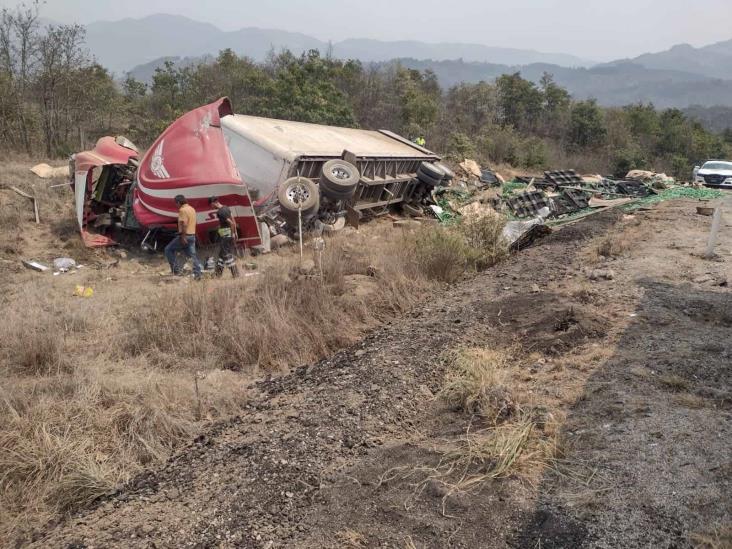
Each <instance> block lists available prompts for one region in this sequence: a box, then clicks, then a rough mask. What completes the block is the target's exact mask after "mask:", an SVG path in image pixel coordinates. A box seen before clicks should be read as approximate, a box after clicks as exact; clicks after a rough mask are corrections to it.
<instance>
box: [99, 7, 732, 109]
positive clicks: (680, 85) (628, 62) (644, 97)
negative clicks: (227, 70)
mask: <svg viewBox="0 0 732 549" xmlns="http://www.w3.org/2000/svg"><path fill="white" fill-rule="evenodd" d="M86 31H87V45H88V47H89V49H90V51H91V52H92V53H93V54H94V56H95V57H96V59H97V60H98V61H99V62H100V63H101V64H102V65H103V66H105V67H107V68H108V69H110V70H111V71H113V72H114V73H116V74H117V75H118V76H122V75H123V74H124V73H127V72H129V73H130V74H132V75H133V76H135V77H136V78H138V79H141V80H144V81H150V80H151V78H152V75H153V74H154V71H155V69H156V68H157V67H159V66H161V65H162V64H163V62H164V61H166V60H171V61H173V62H175V63H177V64H181V65H191V64H196V63H200V62H207V60H209V59H211V56H212V55H216V53H218V52H219V51H220V50H222V49H224V48H231V49H232V50H234V51H235V52H236V53H238V54H240V55H246V56H248V57H250V58H252V59H254V60H258V61H261V60H263V59H265V57H266V56H267V54H268V53H269V52H270V51H272V50H275V51H278V50H282V49H289V50H291V51H292V52H294V53H301V52H303V51H306V50H309V49H318V50H320V51H321V52H328V53H329V54H331V55H333V56H334V57H338V58H343V59H358V60H360V61H362V62H364V63H389V62H394V61H395V60H398V61H399V62H400V63H402V64H403V65H405V66H408V67H410V68H417V69H422V70H424V69H431V70H433V71H434V72H435V73H436V74H437V76H438V78H439V80H440V83H441V84H442V85H443V86H445V87H449V86H452V85H455V84H457V83H460V82H479V81H481V80H484V81H491V80H493V79H495V78H496V77H498V76H500V75H501V74H507V73H513V72H520V73H521V74H522V75H523V76H524V77H525V78H528V79H530V80H533V81H537V82H538V80H539V79H540V78H541V76H542V74H543V73H544V72H548V73H551V74H553V75H554V78H555V80H556V81H557V83H559V84H560V85H562V86H564V87H566V88H567V89H568V90H569V91H570V92H571V93H572V95H574V96H575V97H577V98H589V97H593V98H596V99H597V100H598V101H599V102H600V103H601V104H604V105H622V104H628V103H633V102H653V103H654V104H655V105H657V106H659V107H680V108H684V107H688V106H691V105H701V106H714V105H723V106H729V107H732V40H729V41H726V42H719V43H716V44H712V45H708V46H704V47H700V48H696V47H693V46H691V45H688V44H680V45H676V46H673V47H672V48H670V49H668V50H666V51H662V52H657V53H646V54H643V55H640V56H638V57H635V58H632V59H619V60H616V61H612V62H609V63H601V64H598V63H594V62H592V61H591V60H588V59H582V58H580V57H576V56H573V55H569V54H564V53H543V52H537V51H533V50H525V49H516V48H498V47H490V46H485V45H480V44H461V43H439V44H435V43H426V42H419V41H392V42H389V41H379V40H371V39H349V40H344V41H341V42H335V43H331V42H324V41H322V40H319V39H317V38H314V37H312V36H308V35H306V34H302V33H296V32H289V31H282V30H272V29H259V28H243V29H240V30H237V31H222V30H221V29H219V28H217V27H216V26H214V25H211V24H209V23H202V22H199V21H194V20H192V19H188V18H186V17H183V16H179V15H169V14H158V15H151V16H148V17H144V18H141V19H122V20H120V21H107V22H96V23H91V24H89V25H87V26H86ZM731 32H732V31H731Z"/></svg>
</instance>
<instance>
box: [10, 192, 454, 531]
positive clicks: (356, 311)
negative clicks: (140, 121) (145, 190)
mask: <svg viewBox="0 0 732 549" xmlns="http://www.w3.org/2000/svg"><path fill="white" fill-rule="evenodd" d="M34 184H35V183H34ZM44 185H45V183H44ZM45 192H46V193H48V194H41V191H40V190H39V194H40V195H41V196H42V212H43V211H46V212H47V211H49V208H51V206H52V205H54V204H56V201H58V202H59V212H60V213H59V214H58V215H57V216H55V217H54V218H44V216H43V213H42V219H43V221H44V223H42V224H41V225H40V226H36V225H35V224H34V223H31V224H30V225H24V227H25V228H24V233H25V234H27V235H28V236H27V240H26V241H25V242H24V243H23V248H24V253H30V252H29V250H36V251H37V252H39V255H37V256H34V258H37V259H40V260H43V261H45V262H48V261H49V260H50V259H51V258H53V257H58V256H60V255H66V254H68V255H70V256H71V257H74V258H76V259H77V260H78V259H80V258H81V259H82V261H84V262H85V263H87V269H85V270H83V271H81V272H80V273H77V274H75V275H64V276H59V277H52V276H50V275H48V274H39V273H35V272H32V271H26V270H24V269H22V268H21V269H20V270H16V271H12V272H11V274H10V275H9V276H10V282H11V283H8V284H7V286H6V291H5V292H4V293H2V294H0V306H2V308H3V312H4V322H3V323H2V324H0V376H1V377H0V379H2V381H0V509H2V512H0V538H2V539H14V538H17V536H18V535H19V533H20V532H25V531H28V529H32V528H37V527H40V526H42V525H43V523H44V522H45V521H47V520H51V519H54V518H57V517H58V516H59V515H60V514H63V513H67V512H71V511H74V510H76V509H78V508H79V507H80V506H83V505H86V504H87V503H89V502H90V501H92V500H94V499H95V498H98V497H99V496H100V495H103V494H105V493H108V492H109V491H110V490H112V489H114V488H115V487H117V486H118V485H119V484H120V483H122V482H125V481H126V480H128V479H129V478H131V477H132V476H134V475H135V474H137V473H138V472H140V471H141V470H142V469H143V468H145V467H151V466H155V465H156V464H159V463H161V462H162V461H164V460H165V459H167V457H168V456H170V455H171V453H172V452H174V451H175V449H176V448H177V447H178V446H179V445H180V444H182V443H184V442H185V441H187V440H189V439H190V438H191V437H192V436H193V434H194V433H196V432H198V431H200V430H201V429H202V428H203V427H204V426H205V424H206V423H207V422H210V421H213V420H216V419H217V418H222V417H226V416H228V415H231V414H235V413H238V412H239V411H240V409H241V406H242V405H243V404H245V403H246V395H245V394H244V393H243V392H242V389H241V387H243V386H244V385H245V383H244V382H245V381H249V380H250V379H251V376H252V374H253V373H255V372H257V371H258V370H266V371H273V370H286V369H288V368H290V367H293V366H297V365H300V364H304V363H309V362H313V361H316V360H319V359H321V358H323V357H324V356H326V355H328V354H330V353H332V352H333V351H335V350H337V349H338V348H341V347H343V346H345V345H348V344H349V343H351V342H353V341H354V340H356V339H358V338H359V337H361V336H362V335H363V334H364V332H365V331H366V330H368V329H370V328H372V327H374V326H376V325H377V324H378V323H379V322H381V321H385V320H388V319H390V318H393V317H394V315H396V314H399V313H401V312H403V311H405V310H407V309H408V308H410V307H411V306H412V305H413V304H414V303H415V302H416V301H417V300H418V299H420V298H421V297H422V296H423V295H424V293H425V292H428V291H430V290H431V289H433V288H434V287H435V280H440V277H439V276H437V277H436V276H435V275H434V272H431V271H429V270H427V271H426V270H424V269H425V267H426V266H428V265H435V264H438V263H439V262H440V261H444V260H445V258H444V256H441V257H440V258H439V259H435V258H430V254H431V253H432V252H433V251H440V252H441V251H442V250H443V249H444V248H431V247H430V246H429V245H427V246H425V245H424V244H423V242H424V241H423V240H422V239H421V238H418V237H417V234H416V233H415V234H412V233H409V232H404V231H395V230H393V229H392V228H391V226H388V227H384V228H376V229H371V230H369V231H363V232H361V233H358V234H346V235H336V236H334V237H331V238H328V239H327V245H326V249H325V252H324V254H323V264H322V267H323V268H322V274H323V276H322V277H321V276H319V272H320V270H319V269H318V275H307V276H303V275H301V274H296V270H293V268H294V267H296V265H297V259H296V258H293V257H292V256H288V255H287V254H283V257H280V258H277V257H271V256H270V258H269V259H267V260H266V261H265V260H263V264H265V265H266V264H269V265H270V268H268V269H266V270H263V271H262V272H261V273H260V275H259V276H256V277H254V278H243V279H239V280H231V279H228V278H226V279H224V280H218V281H214V282H204V283H202V284H200V285H194V284H188V285H186V284H183V283H182V281H176V284H175V286H174V287H171V288H165V287H164V286H161V284H162V279H161V278H160V277H157V276H156V275H154V274H151V271H155V267H154V266H150V267H147V268H146V267H145V266H144V265H143V264H142V263H143V262H144V261H148V260H146V259H144V258H143V259H141V260H138V261H139V262H138V263H133V262H127V263H126V265H125V266H124V270H123V267H119V268H118V269H116V270H115V269H111V270H110V269H107V268H106V267H105V266H104V265H105V264H107V263H110V262H111V258H110V257H109V256H107V255H106V254H105V253H104V252H89V251H88V250H81V249H79V250H77V247H79V246H80V244H79V242H78V241H79V239H78V236H77V235H76V229H75V227H74V225H73V221H72V222H71V223H69V222H68V216H69V215H70V212H69V211H68V204H66V203H64V205H63V206H62V205H61V202H63V200H67V199H68V198H69V197H68V196H65V197H64V196H63V195H59V196H58V197H57V196H56V195H55V192H56V191H55V190H53V189H51V190H48V189H46V190H45ZM2 196H6V195H5V194H3V195H2ZM62 199H63V200H62ZM49 217H50V216H49ZM22 223H28V221H27V220H24V221H23V222H22ZM439 232H440V234H441V235H442V234H443V233H442V229H440V230H439ZM425 234H426V233H425ZM450 234H451V237H452V236H455V237H456V238H459V235H457V233H454V232H451V233H450ZM5 236H6V237H7V235H5ZM448 242H449V240H448ZM460 242H462V243H463V244H462V246H463V247H462V248H461V250H462V251H464V250H465V246H464V241H463V240H460ZM34 253H35V252H34ZM311 253H312V252H310V251H309V252H308V255H310V254H311ZM461 253H463V252H461ZM15 261H16V262H17V258H16V259H15ZM153 261H154V259H153ZM267 261H269V263H267ZM95 264H96V267H95ZM158 269H159V267H158ZM138 273H142V274H138ZM461 274H462V272H461ZM448 278H451V277H448ZM82 282H83V283H85V284H89V285H93V287H94V289H95V294H94V297H93V298H90V299H81V298H73V297H71V290H72V289H73V287H74V284H76V283H82ZM231 370H240V371H231ZM198 371H202V372H203V373H204V375H205V378H204V379H201V380H199V387H200V399H201V401H200V402H199V401H198V400H197V398H196V394H195V389H194V376H196V375H197V372H198Z"/></svg>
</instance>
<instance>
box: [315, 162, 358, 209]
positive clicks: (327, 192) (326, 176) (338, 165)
mask: <svg viewBox="0 0 732 549" xmlns="http://www.w3.org/2000/svg"><path fill="white" fill-rule="evenodd" d="M360 180H361V174H360V173H358V168H356V166H354V165H353V164H351V163H350V162H346V161H345V160H329V161H328V162H326V163H325V164H323V171H322V173H321V174H320V192H321V193H322V194H323V196H327V197H328V198H330V199H332V200H348V199H349V198H351V197H352V196H353V193H354V192H356V187H357V186H358V182H359V181H360Z"/></svg>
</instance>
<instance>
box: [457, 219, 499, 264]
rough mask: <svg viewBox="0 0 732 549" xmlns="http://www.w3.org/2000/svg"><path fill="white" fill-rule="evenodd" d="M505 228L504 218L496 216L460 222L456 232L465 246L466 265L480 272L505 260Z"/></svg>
mask: <svg viewBox="0 0 732 549" xmlns="http://www.w3.org/2000/svg"><path fill="white" fill-rule="evenodd" d="M505 226H506V218H505V217H503V216H502V215H498V214H488V215H483V216H472V217H468V218H464V219H463V220H462V221H461V223H460V224H459V225H458V227H457V230H458V231H459V232H460V234H461V235H462V236H463V238H464V239H465V243H466V244H467V259H468V264H470V265H471V266H473V267H474V268H475V269H476V270H479V271H480V270H483V269H486V268H488V267H491V266H492V265H495V264H496V263H498V262H499V261H501V260H503V259H505V258H506V256H507V255H508V244H507V242H506V240H505V239H504V238H503V228H504V227H505Z"/></svg>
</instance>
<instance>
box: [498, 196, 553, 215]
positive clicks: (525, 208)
mask: <svg viewBox="0 0 732 549" xmlns="http://www.w3.org/2000/svg"><path fill="white" fill-rule="evenodd" d="M506 204H508V207H509V208H510V210H511V211H512V212H513V213H514V214H515V215H516V217H530V216H536V215H538V212H539V210H541V209H542V208H549V209H551V203H550V202H549V197H548V196H547V195H546V194H544V193H543V192H541V191H530V192H524V193H521V194H518V195H514V196H512V197H511V198H509V199H508V200H506Z"/></svg>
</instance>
